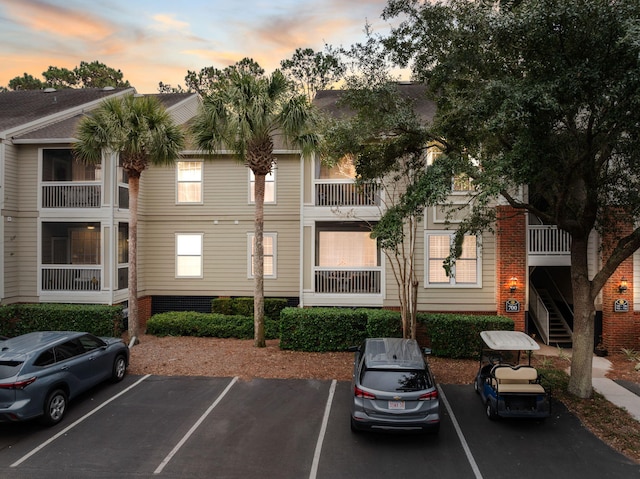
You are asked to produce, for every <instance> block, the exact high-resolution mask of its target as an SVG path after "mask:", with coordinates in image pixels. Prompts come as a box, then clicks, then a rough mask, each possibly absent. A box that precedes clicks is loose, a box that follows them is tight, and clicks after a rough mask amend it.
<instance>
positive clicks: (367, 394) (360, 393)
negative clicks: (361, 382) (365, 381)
mask: <svg viewBox="0 0 640 479" xmlns="http://www.w3.org/2000/svg"><path fill="white" fill-rule="evenodd" d="M353 393H354V394H355V396H356V397H357V398H364V399H375V398H376V397H375V395H373V394H371V393H370V392H367V391H363V390H362V389H360V388H359V387H358V386H355V387H354V388H353Z"/></svg>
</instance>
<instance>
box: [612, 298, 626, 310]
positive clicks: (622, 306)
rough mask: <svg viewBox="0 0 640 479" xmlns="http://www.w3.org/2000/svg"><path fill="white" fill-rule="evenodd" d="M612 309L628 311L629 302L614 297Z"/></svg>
mask: <svg viewBox="0 0 640 479" xmlns="http://www.w3.org/2000/svg"><path fill="white" fill-rule="evenodd" d="M613 310H614V311H615V312H616V313H626V312H628V311H629V302H628V301H627V300H626V299H622V298H620V299H616V300H615V302H614V303H613Z"/></svg>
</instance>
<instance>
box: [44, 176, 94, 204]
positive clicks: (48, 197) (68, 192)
mask: <svg viewBox="0 0 640 479" xmlns="http://www.w3.org/2000/svg"><path fill="white" fill-rule="evenodd" d="M100 192H101V185H100V184H99V183H95V182H77V181H73V182H71V181H59V182H47V183H45V184H43V185H42V207H43V208H100Z"/></svg>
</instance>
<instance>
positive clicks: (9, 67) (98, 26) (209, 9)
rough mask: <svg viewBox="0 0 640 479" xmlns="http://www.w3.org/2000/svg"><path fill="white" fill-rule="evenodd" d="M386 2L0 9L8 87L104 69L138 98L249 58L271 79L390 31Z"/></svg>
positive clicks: (114, 2) (98, 0) (97, 2)
mask: <svg viewBox="0 0 640 479" xmlns="http://www.w3.org/2000/svg"><path fill="white" fill-rule="evenodd" d="M386 3H387V2H386V0H279V1H275V0H245V1H237V0H236V1H233V0H225V1H222V0H208V1H207V0H173V1H166V0H154V1H150V0H93V1H91V2H88V1H85V0H0V86H7V84H8V82H9V80H10V79H12V78H15V77H16V76H22V74H23V73H28V74H31V75H33V76H34V77H36V78H39V79H43V78H42V76H41V75H42V72H44V71H46V70H47V68H48V67H49V66H56V67H60V68H68V69H73V68H74V67H76V66H78V65H79V64H80V62H81V61H86V62H92V61H96V60H97V61H99V62H101V63H104V64H106V65H107V66H109V67H112V68H115V69H119V70H121V71H122V72H123V74H124V79H125V80H129V82H130V83H131V84H132V85H133V86H134V87H136V89H137V90H138V92H140V93H155V92H157V86H158V82H160V81H162V82H164V83H169V84H171V85H173V86H177V85H178V84H180V85H182V86H184V77H185V75H186V73H187V70H195V71H200V69H201V68H203V67H207V66H215V67H218V68H222V67H225V66H227V65H230V64H233V63H235V62H236V61H238V60H240V59H242V58H244V57H251V58H253V59H254V60H256V61H257V62H258V63H259V64H260V65H261V66H262V67H263V68H265V70H267V71H272V70H273V69H274V68H276V67H278V66H279V64H280V61H281V60H283V59H287V58H290V57H291V55H292V54H293V52H294V51H295V49H296V48H298V47H300V48H307V47H310V48H313V49H314V50H315V51H322V50H323V48H324V45H325V44H326V43H328V44H331V45H334V46H341V45H342V46H345V47H347V46H350V45H351V44H353V43H356V42H360V41H364V39H365V36H364V26H365V23H366V22H367V21H368V22H369V23H370V24H371V25H372V27H373V30H374V32H375V33H382V34H385V33H387V32H388V31H389V26H388V24H387V23H385V22H384V21H383V20H382V19H381V18H380V15H381V13H382V10H383V9H384V7H385V5H386Z"/></svg>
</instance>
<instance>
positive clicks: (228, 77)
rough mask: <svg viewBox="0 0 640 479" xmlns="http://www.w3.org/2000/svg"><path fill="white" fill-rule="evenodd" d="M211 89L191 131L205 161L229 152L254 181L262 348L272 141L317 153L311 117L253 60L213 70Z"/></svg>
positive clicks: (257, 339)
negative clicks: (267, 181) (267, 188)
mask: <svg viewBox="0 0 640 479" xmlns="http://www.w3.org/2000/svg"><path fill="white" fill-rule="evenodd" d="M212 77H213V78H215V81H214V82H213V88H212V89H211V91H210V93H209V95H208V96H206V97H205V98H204V101H203V104H202V107H201V109H200V111H199V113H198V115H197V116H196V117H195V118H194V121H193V123H192V128H191V131H192V133H193V137H194V141H195V143H196V145H197V146H198V147H199V148H200V149H202V150H204V151H206V152H207V153H208V154H209V155H212V154H214V153H215V152H216V151H220V150H222V149H228V150H229V151H232V152H233V154H234V156H235V157H236V158H237V159H238V161H240V162H242V163H243V164H244V165H245V166H246V167H248V168H250V169H251V171H252V172H253V174H254V176H255V186H254V188H255V219H254V228H255V231H254V241H255V244H254V257H253V272H254V308H253V310H254V344H255V346H256V347H264V346H265V345H266V343H265V333H264V247H263V229H264V187H265V176H266V175H268V174H269V173H270V172H271V169H272V168H273V164H274V162H275V160H276V158H275V156H274V153H273V140H274V138H275V137H276V136H277V135H281V136H282V137H283V138H284V141H285V143H287V145H289V146H291V147H297V148H300V149H301V150H302V153H303V154H304V155H308V154H310V153H311V152H312V151H313V150H314V149H315V147H316V145H317V143H318V141H317V135H316V133H315V132H314V126H315V115H314V111H313V109H312V107H311V104H310V103H309V101H308V100H307V98H306V97H305V96H304V95H299V94H296V93H295V86H294V85H293V83H291V82H290V81H288V80H287V79H286V77H285V76H284V75H283V74H282V72H281V71H280V70H276V71H274V72H273V73H272V74H271V75H269V76H265V75H264V71H263V70H262V69H261V68H260V67H259V65H258V64H257V63H255V62H253V60H250V59H244V60H242V61H240V62H239V63H237V64H236V65H233V66H230V67H227V68H225V69H224V70H222V71H220V70H216V71H215V72H214V74H213V75H212Z"/></svg>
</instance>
